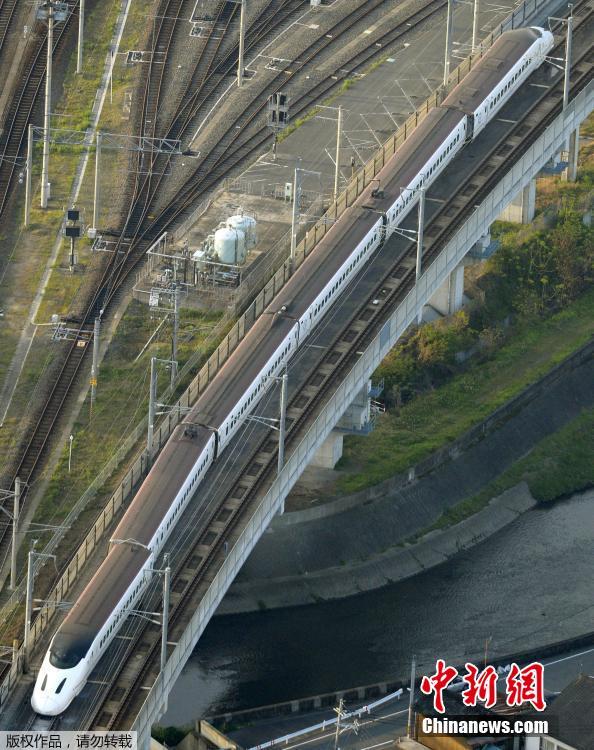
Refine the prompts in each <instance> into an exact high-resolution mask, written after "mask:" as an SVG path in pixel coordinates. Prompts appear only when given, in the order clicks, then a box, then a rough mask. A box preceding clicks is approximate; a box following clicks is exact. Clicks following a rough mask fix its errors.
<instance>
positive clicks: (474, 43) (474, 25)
mask: <svg viewBox="0 0 594 750" xmlns="http://www.w3.org/2000/svg"><path fill="white" fill-rule="evenodd" d="M478 19H479V0H474V11H473V14H472V53H473V54H474V52H475V50H476V47H477V44H478Z"/></svg>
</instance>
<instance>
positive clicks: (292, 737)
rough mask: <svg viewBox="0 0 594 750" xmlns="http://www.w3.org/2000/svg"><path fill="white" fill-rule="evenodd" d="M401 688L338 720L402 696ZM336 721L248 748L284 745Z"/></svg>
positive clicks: (261, 749) (261, 748) (321, 723)
mask: <svg viewBox="0 0 594 750" xmlns="http://www.w3.org/2000/svg"><path fill="white" fill-rule="evenodd" d="M402 693H403V690H402V688H400V690H397V691H396V692H395V693H390V694H389V695H385V696H384V697H383V698H379V699H378V700H376V701H374V702H373V703H368V704H367V705H365V706H361V708H356V709H355V710H354V711H347V712H345V713H344V714H342V716H341V718H340V720H341V721H345V720H348V719H352V718H353V717H355V716H363V714H369V713H371V711H372V710H373V709H375V708H377V707H378V706H383V705H384V703H389V702H390V701H393V700H400V698H401V697H402ZM337 721H338V716H336V717H335V718H331V719H326V720H325V721H320V722H319V723H318V724H313V725H312V726H311V727H305V729H298V730H297V731H296V732H291V733H290V734H284V735H283V736H282V737H277V738H276V739H275V740H270V741H269V742H263V743H262V744H261V745H254V746H253V747H250V748H249V750H266V748H268V747H276V746H277V745H286V744H288V743H289V742H290V741H291V740H295V739H297V738H298V737H303V735H306V734H311V733H312V732H317V731H319V730H320V729H321V730H322V731H324V730H325V729H327V728H328V727H332V726H334V725H335V724H336V722H337Z"/></svg>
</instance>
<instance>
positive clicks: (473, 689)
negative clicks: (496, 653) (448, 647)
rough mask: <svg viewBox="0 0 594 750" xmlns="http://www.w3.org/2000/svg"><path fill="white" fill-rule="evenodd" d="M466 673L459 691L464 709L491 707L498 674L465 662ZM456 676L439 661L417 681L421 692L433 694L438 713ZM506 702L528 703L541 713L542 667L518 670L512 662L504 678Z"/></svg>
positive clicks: (489, 669)
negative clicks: (480, 706)
mask: <svg viewBox="0 0 594 750" xmlns="http://www.w3.org/2000/svg"><path fill="white" fill-rule="evenodd" d="M465 666H466V672H465V674H463V675H462V680H463V681H464V682H465V683H466V684H467V685H468V687H467V688H466V689H465V690H463V691H462V701H463V703H464V705H465V706H476V705H478V704H481V705H483V706H484V707H485V708H492V707H493V706H494V705H495V704H496V703H497V680H498V677H499V676H498V674H497V671H496V669H495V667H493V666H492V665H489V666H488V667H485V668H484V669H483V670H482V671H480V670H479V668H478V667H477V666H475V665H474V664H472V663H470V662H467V663H466V665H465ZM457 676H458V670H457V669H456V668H455V667H449V666H446V663H445V661H444V660H443V659H438V660H437V662H436V663H435V673H434V674H432V675H430V676H428V677H427V676H425V677H423V679H422V680H421V692H422V693H424V694H425V695H433V708H434V709H435V710H436V711H437V712H439V713H440V714H443V713H445V706H444V702H443V691H444V690H445V689H446V688H447V687H448V685H450V683H451V682H452V681H453V680H454V679H455V678H456V677H457ZM505 688H506V702H507V705H508V706H521V705H522V704H523V703H531V704H532V705H533V706H534V708H535V709H536V710H537V711H544V710H545V708H546V707H547V704H546V702H545V699H544V667H543V665H542V664H540V663H539V662H533V663H532V664H528V665H527V666H526V667H524V668H523V669H520V667H518V665H517V664H516V663H513V664H512V665H511V667H510V671H509V673H508V675H507V677H506V678H505Z"/></svg>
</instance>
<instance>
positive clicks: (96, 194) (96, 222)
mask: <svg viewBox="0 0 594 750" xmlns="http://www.w3.org/2000/svg"><path fill="white" fill-rule="evenodd" d="M100 159H101V133H100V132H99V131H97V135H96V136H95V186H94V191H93V227H94V228H95V229H97V227H98V226H99V164H100Z"/></svg>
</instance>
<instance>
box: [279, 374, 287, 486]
mask: <svg viewBox="0 0 594 750" xmlns="http://www.w3.org/2000/svg"><path fill="white" fill-rule="evenodd" d="M280 381H281V392H280V419H279V420H278V465H277V474H280V473H281V470H282V468H283V466H284V465H285V429H286V421H287V371H286V370H285V371H284V372H283V374H282V376H281V378H280Z"/></svg>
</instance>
